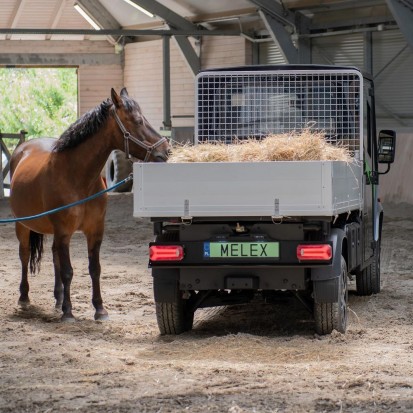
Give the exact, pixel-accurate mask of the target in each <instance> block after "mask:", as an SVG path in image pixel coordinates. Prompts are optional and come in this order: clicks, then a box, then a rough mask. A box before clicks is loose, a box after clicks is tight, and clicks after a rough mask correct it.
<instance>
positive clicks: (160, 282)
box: [152, 268, 179, 303]
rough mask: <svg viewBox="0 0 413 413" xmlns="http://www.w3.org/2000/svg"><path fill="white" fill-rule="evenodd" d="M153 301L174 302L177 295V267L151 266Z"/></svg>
mask: <svg viewBox="0 0 413 413" xmlns="http://www.w3.org/2000/svg"><path fill="white" fill-rule="evenodd" d="M152 276H153V292H154V298H155V302H162V303H174V302H175V301H176V297H177V295H178V281H179V269H176V268H152Z"/></svg>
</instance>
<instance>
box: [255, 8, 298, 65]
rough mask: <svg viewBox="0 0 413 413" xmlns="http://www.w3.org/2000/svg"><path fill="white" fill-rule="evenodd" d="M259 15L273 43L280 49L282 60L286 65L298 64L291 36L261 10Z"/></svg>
mask: <svg viewBox="0 0 413 413" xmlns="http://www.w3.org/2000/svg"><path fill="white" fill-rule="evenodd" d="M259 14H260V16H261V19H262V20H263V22H264V24H265V27H266V28H267V30H268V31H269V33H270V35H271V38H272V39H273V41H274V43H275V44H277V45H278V47H279V48H280V51H281V53H282V54H283V56H284V59H285V60H286V61H287V62H288V63H298V50H297V49H296V47H295V46H294V43H293V41H292V39H291V34H290V33H288V32H287V30H286V29H285V27H284V25H283V24H281V23H280V22H279V21H278V20H276V19H275V18H274V17H272V16H271V15H269V14H268V13H266V12H264V11H262V10H260V11H259Z"/></svg>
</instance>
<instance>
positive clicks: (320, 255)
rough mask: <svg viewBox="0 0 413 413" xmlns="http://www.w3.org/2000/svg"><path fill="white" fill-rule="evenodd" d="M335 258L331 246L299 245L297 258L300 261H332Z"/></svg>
mask: <svg viewBox="0 0 413 413" xmlns="http://www.w3.org/2000/svg"><path fill="white" fill-rule="evenodd" d="M332 256H333V251H332V248H331V245H329V244H317V245H311V244H306V245H299V246H298V247H297V258H298V260H299V261H330V260H331V257H332Z"/></svg>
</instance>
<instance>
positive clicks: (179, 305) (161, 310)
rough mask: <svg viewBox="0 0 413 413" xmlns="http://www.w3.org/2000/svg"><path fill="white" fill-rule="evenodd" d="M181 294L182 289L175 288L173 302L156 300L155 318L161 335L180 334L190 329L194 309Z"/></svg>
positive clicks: (192, 322)
mask: <svg viewBox="0 0 413 413" xmlns="http://www.w3.org/2000/svg"><path fill="white" fill-rule="evenodd" d="M154 283H156V278H154ZM182 294H183V291H180V290H179V289H178V288H176V294H175V300H174V302H170V303H169V302H168V303H167V302H157V301H156V320H157V322H158V327H159V332H160V333H161V335H167V334H182V333H184V332H185V331H189V330H192V326H193V324H194V311H193V310H192V309H191V308H190V307H189V300H187V299H184V298H183V297H182Z"/></svg>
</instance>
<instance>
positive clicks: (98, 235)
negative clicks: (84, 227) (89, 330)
mask: <svg viewBox="0 0 413 413" xmlns="http://www.w3.org/2000/svg"><path fill="white" fill-rule="evenodd" d="M85 235H86V238H87V249H88V256H89V274H90V278H91V279H92V303H93V306H94V307H95V309H96V312H95V320H107V319H108V318H109V316H108V312H107V311H106V310H105V308H104V307H103V300H102V296H101V293H100V271H101V270H100V260H99V253H100V246H101V244H102V239H103V224H102V225H101V229H99V231H95V232H93V233H86V234H85Z"/></svg>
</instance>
